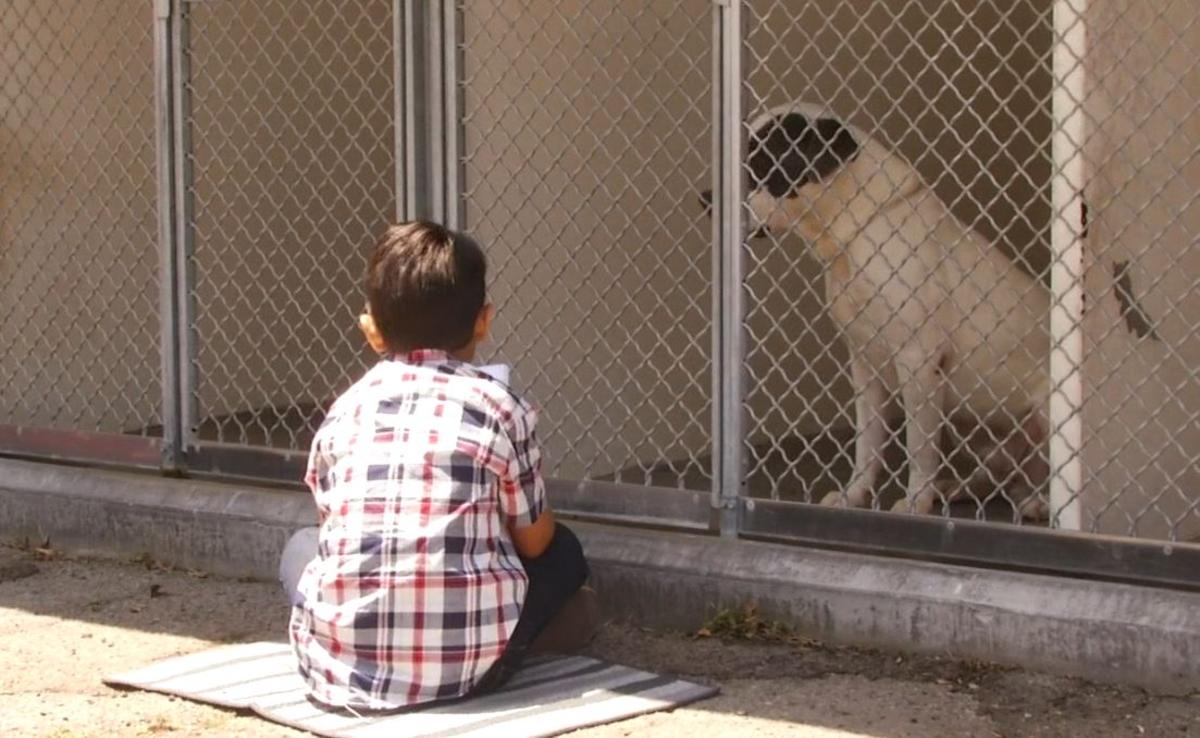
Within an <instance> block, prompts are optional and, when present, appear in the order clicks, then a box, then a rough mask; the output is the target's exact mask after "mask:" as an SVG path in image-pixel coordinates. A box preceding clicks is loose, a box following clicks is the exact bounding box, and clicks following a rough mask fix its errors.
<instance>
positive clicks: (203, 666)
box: [104, 642, 717, 738]
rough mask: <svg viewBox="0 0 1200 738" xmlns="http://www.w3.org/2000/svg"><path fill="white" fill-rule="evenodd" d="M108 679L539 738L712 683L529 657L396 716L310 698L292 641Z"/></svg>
mask: <svg viewBox="0 0 1200 738" xmlns="http://www.w3.org/2000/svg"><path fill="white" fill-rule="evenodd" d="M104 682H105V683H106V684H109V685H111V686H119V687H132V688H136V689H145V690H150V691H152V692H164V693H166V694H174V695H178V696H180V697H186V698H187V699H191V700H196V701H199V702H207V703H210V704H214V705H220V706H222V707H230V708H235V709H247V710H253V711H254V712H255V713H257V714H259V715H261V716H262V717H264V718H266V719H267V720H272V721H274V722H277V723H282V724H284V725H289V726H291V727H293V728H299V729H301V730H307V731H309V732H311V733H315V734H317V735H322V736H329V737H330V738H371V737H373V736H381V737H382V736H388V737H389V738H391V737H393V736H398V735H402V736H410V737H411V738H426V737H427V738H433V737H434V736H438V737H439V738H440V737H443V736H444V737H446V738H450V737H451V736H455V737H458V736H475V737H477V738H483V737H484V736H488V737H489V738H495V737H499V736H503V737H504V738H526V737H528V738H533V737H534V736H553V735H558V734H560V733H565V732H567V731H569V730H577V729H579V728H585V727H588V726H591V725H600V724H602V723H609V722H613V721H616V720H621V719H624V718H628V717H633V716H634V715H641V714H643V713H647V712H655V711H657V710H669V709H672V708H674V707H679V706H680V705H685V704H687V703H689V702H695V701H696V700H701V699H705V698H707V697H711V696H713V695H714V694H716V693H717V689H716V688H715V687H707V686H704V685H700V684H694V683H692V682H686V681H682V680H679V679H675V678H673V677H667V676H659V675H657V674H651V673H649V672H645V671H638V670H637V669H631V668H629V667H626V666H618V665H616V664H609V663H605V662H603V661H598V660H596V659H592V658H587V657H584V656H554V657H542V658H539V659H536V660H531V661H530V662H529V663H528V664H526V665H525V667H524V668H522V669H521V671H520V672H519V673H518V674H517V675H516V676H515V677H514V678H513V680H512V681H511V682H510V683H509V684H508V685H506V686H505V687H504V688H503V689H501V690H499V691H497V692H496V693H494V694H490V695H487V696H484V697H477V698H472V699H468V700H461V701H458V702H450V703H445V704H439V705H432V706H430V707H426V708H419V709H414V710H410V711H405V712H397V713H375V714H365V715H362V716H356V715H351V714H349V713H344V712H333V711H328V710H323V709H321V708H319V707H317V706H315V705H314V704H313V703H311V702H309V701H308V699H306V697H305V691H304V685H303V683H302V682H301V680H300V677H299V676H298V675H297V674H296V669H295V664H294V661H293V660H292V653H291V649H290V648H289V647H288V646H287V644H285V643H269V642H260V643H243V644H238V645H234V646H225V647H222V648H218V649H214V650H211V651H202V652H200V653H194V654H188V655H186V656H177V657H175V658H171V659H167V660H165V661H160V662H159V663H156V664H152V665H150V666H147V667H145V668H143V669H136V670H134V671H129V672H125V673H124V674H117V675H114V676H110V677H108V678H106V679H105V680H104Z"/></svg>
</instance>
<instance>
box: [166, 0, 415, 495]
mask: <svg viewBox="0 0 1200 738" xmlns="http://www.w3.org/2000/svg"><path fill="white" fill-rule="evenodd" d="M395 21H396V19H395V17H394V15H393V7H392V4H391V3H388V2H374V3H353V4H344V3H338V2H333V1H332V0H330V1H328V2H309V3H304V4H295V3H289V2H283V1H282V0H280V1H279V2H253V3H247V2H228V1H225V0H216V1H212V2H186V3H183V5H182V7H181V23H180V41H179V49H178V50H179V54H180V63H179V71H180V79H179V88H178V94H179V95H180V96H181V98H182V102H181V129H182V130H183V132H184V144H183V147H182V148H183V151H184V152H185V154H184V156H185V157H186V160H185V162H184V164H183V168H182V169H183V171H182V176H183V179H182V180H181V181H180V184H179V190H180V192H181V194H182V197H183V206H182V208H181V210H182V211H183V212H184V213H185V215H184V228H185V230H184V232H183V234H182V237H181V244H182V245H183V249H184V254H183V256H182V263H183V265H184V268H185V274H186V278H185V280H184V284H183V287H182V289H183V290H185V291H184V292H183V298H184V312H185V316H184V325H185V326H187V328H186V332H185V333H184V335H185V336H186V339H187V340H186V341H185V344H184V355H183V357H182V362H181V365H182V370H183V375H184V386H185V388H186V389H185V393H186V394H185V397H184V402H183V408H182V410H183V429H184V430H183V432H184V440H185V444H186V448H187V464H188V466H189V468H191V469H192V470H195V471H203V472H210V473H222V474H235V475H245V476H254V477H268V478H271V477H275V478H282V479H288V480H289V481H290V480H295V479H298V478H299V476H298V474H299V473H300V472H301V471H302V467H303V461H304V459H305V458H307V453H308V447H309V445H310V443H311V438H312V434H313V432H314V431H315V430H316V428H317V426H318V425H319V424H320V421H321V418H322V417H323V412H324V409H325V407H327V404H328V403H329V402H331V401H332V400H333V399H334V398H335V397H336V395H337V394H338V393H339V392H341V391H342V390H343V389H344V388H345V387H347V386H349V384H350V383H351V382H352V381H353V378H355V377H356V376H358V375H360V374H361V373H362V371H363V370H364V368H365V367H366V366H367V362H368V358H369V357H368V356H367V355H366V353H365V350H364V348H363V346H362V340H361V337H360V335H359V334H358V329H357V315H358V313H359V312H360V311H361V309H362V299H363V298H362V263H363V260H364V258H365V254H366V253H367V249H369V247H370V244H372V243H373V240H374V237H375V236H376V235H377V234H378V233H379V232H380V230H381V229H382V228H383V227H384V226H385V225H386V224H387V222H388V220H389V219H390V218H391V216H392V214H393V213H395V212H396V177H395V175H396V156H395V150H396V135H395V130H394V128H393V116H394V114H395V113H396V112H397V107H396V99H395V79H394V76H395V70H396V64H395V60H394V58H393V46H394V42H395V38H394V31H395V27H396V23H395Z"/></svg>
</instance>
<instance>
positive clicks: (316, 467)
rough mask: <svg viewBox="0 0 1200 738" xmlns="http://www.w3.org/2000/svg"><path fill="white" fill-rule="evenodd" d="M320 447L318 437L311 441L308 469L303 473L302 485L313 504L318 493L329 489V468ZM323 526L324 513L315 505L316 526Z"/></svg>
mask: <svg viewBox="0 0 1200 738" xmlns="http://www.w3.org/2000/svg"><path fill="white" fill-rule="evenodd" d="M323 451H324V450H323V449H322V447H321V439H320V436H318V437H317V438H316V439H314V440H313V444H312V449H311V450H310V451H309V454H308V468H307V469H306V470H305V472H304V483H305V485H306V486H307V487H308V489H309V491H310V492H311V493H312V496H313V502H316V501H317V498H318V497H319V495H320V493H321V492H323V491H325V490H327V489H329V466H328V462H327V460H326V458H325V454H324V453H323ZM324 524H325V513H324V511H323V510H322V509H321V506H320V505H319V504H318V505H317V525H318V526H321V525H324Z"/></svg>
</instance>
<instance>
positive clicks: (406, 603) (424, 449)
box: [292, 351, 544, 708]
mask: <svg viewBox="0 0 1200 738" xmlns="http://www.w3.org/2000/svg"><path fill="white" fill-rule="evenodd" d="M535 423H536V418H535V415H534V412H533V410H532V409H531V408H530V407H529V406H528V405H527V404H525V403H524V402H522V401H521V400H519V399H518V398H517V397H515V396H514V395H513V394H512V393H511V392H510V391H509V390H508V389H507V388H506V387H505V386H504V385H502V384H500V383H499V382H497V381H495V380H493V379H491V378H489V377H488V376H487V375H486V374H484V373H482V372H480V371H479V370H477V369H475V368H473V367H471V366H470V365H467V364H464V363H462V362H458V361H455V360H453V359H451V358H449V357H448V356H447V355H446V354H445V353H444V352H440V351H417V352H413V353H411V354H408V355H406V356H403V357H397V358H395V359H393V360H390V361H383V362H381V363H379V364H378V365H376V366H375V367H374V368H373V369H372V370H371V371H370V372H368V373H367V375H366V376H365V377H363V379H361V380H360V381H359V382H358V383H356V384H355V385H354V386H353V387H352V388H351V389H350V390H349V391H348V392H347V393H346V394H345V395H343V396H342V397H341V398H340V399H339V400H338V401H337V402H336V403H335V404H334V406H333V408H332V409H331V410H330V413H329V416H328V417H327V418H326V421H325V423H324V424H323V425H322V426H321V429H320V430H319V431H318V433H317V436H316V439H315V440H314V443H313V452H312V457H311V460H310V464H309V476H308V483H309V486H310V487H311V488H312V489H313V494H314V497H315V499H316V502H317V507H318V510H319V517H320V520H321V536H320V541H321V542H320V547H321V550H320V554H321V555H320V556H318V557H317V558H316V559H314V560H313V562H312V563H311V564H310V565H309V568H308V569H307V570H306V571H305V574H304V576H303V577H302V578H301V582H300V595H301V597H302V598H303V601H304V604H303V605H301V606H300V607H299V608H297V610H296V613H295V616H294V617H293V621H292V631H293V640H294V642H295V643H296V645H297V651H298V653H299V655H300V669H301V673H302V675H303V676H304V677H305V678H306V679H307V680H308V682H309V685H310V688H311V689H312V690H313V694H314V696H316V697H317V699H319V700H320V701H322V702H325V703H327V704H335V705H345V704H352V705H359V706H362V707H379V708H386V707H394V706H396V705H398V704H411V703H416V702H424V701H429V700H432V699H443V698H449V697H456V696H459V695H461V694H464V693H466V692H467V691H469V689H470V687H471V686H472V685H473V684H474V683H475V682H476V681H477V680H478V678H479V677H480V676H481V675H482V674H483V673H484V672H485V671H486V670H487V669H488V668H489V667H490V666H491V665H492V664H493V663H494V662H495V661H496V660H497V659H498V658H499V657H500V655H501V653H502V652H503V650H504V647H505V645H506V643H507V640H508V638H509V636H511V634H512V630H513V628H514V627H515V625H516V623H517V619H518V616H519V614H520V604H521V602H522V601H523V600H524V596H525V589H526V575H525V571H524V569H523V568H522V566H521V561H520V558H519V557H518V555H517V552H516V551H515V550H514V548H513V546H512V543H511V541H510V540H509V538H508V536H506V535H504V533H503V531H504V530H505V529H506V528H507V527H509V526H517V527H521V526H525V525H529V524H530V523H531V522H532V521H533V520H534V519H536V517H537V516H538V515H539V514H540V513H541V509H542V506H543V505H544V491H543V489H542V488H541V477H540V474H538V473H537V467H538V452H537V446H536V444H531V443H530V441H531V431H532V429H533V428H534V426H535ZM339 672H341V673H339ZM342 685H350V687H351V689H350V690H347V689H346V688H345V687H344V686H342Z"/></svg>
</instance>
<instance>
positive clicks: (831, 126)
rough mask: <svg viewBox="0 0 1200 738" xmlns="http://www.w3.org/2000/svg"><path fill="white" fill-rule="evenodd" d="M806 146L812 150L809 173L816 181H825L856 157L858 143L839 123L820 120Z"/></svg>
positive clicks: (827, 119) (825, 119)
mask: <svg viewBox="0 0 1200 738" xmlns="http://www.w3.org/2000/svg"><path fill="white" fill-rule="evenodd" d="M815 128H816V130H815V132H814V135H813V136H811V137H810V138H809V140H808V141H807V145H808V146H809V147H811V148H812V149H815V150H813V151H812V153H811V154H810V156H811V157H812V163H811V165H810V171H811V173H812V176H814V177H816V178H817V179H818V180H822V179H825V178H826V177H828V176H829V175H830V174H832V173H833V172H835V171H837V170H838V169H839V168H841V167H843V166H845V165H846V164H847V163H849V162H851V161H853V160H854V157H856V156H858V142H857V141H855V140H854V136H853V134H851V133H850V131H849V129H847V128H846V126H844V125H842V123H841V121H839V120H836V119H834V118H821V119H820V120H818V121H817V125H816V126H815Z"/></svg>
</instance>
